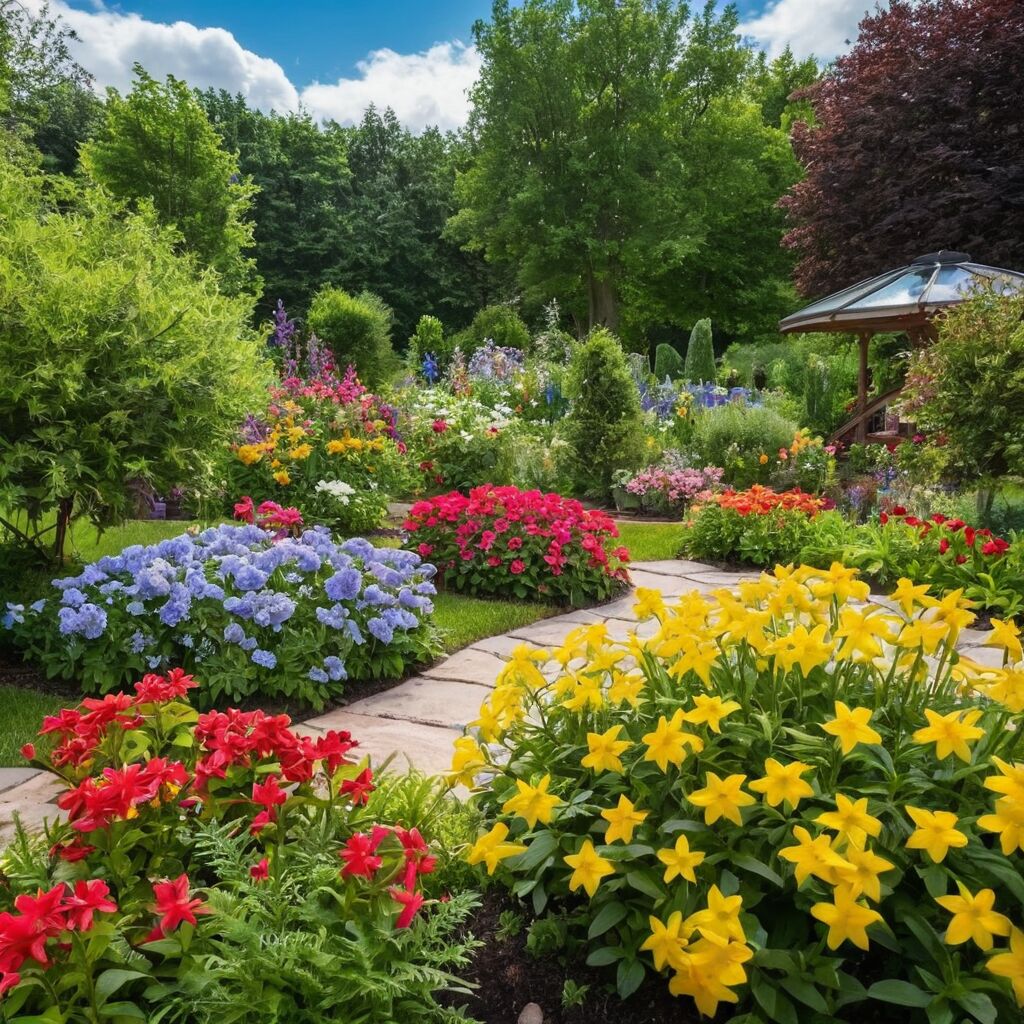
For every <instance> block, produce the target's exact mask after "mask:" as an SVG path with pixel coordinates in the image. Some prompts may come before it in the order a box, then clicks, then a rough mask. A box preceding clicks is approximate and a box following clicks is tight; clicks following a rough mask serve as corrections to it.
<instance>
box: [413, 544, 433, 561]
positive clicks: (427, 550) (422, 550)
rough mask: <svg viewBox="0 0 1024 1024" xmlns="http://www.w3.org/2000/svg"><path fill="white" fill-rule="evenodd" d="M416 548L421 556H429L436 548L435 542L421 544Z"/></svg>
mask: <svg viewBox="0 0 1024 1024" xmlns="http://www.w3.org/2000/svg"><path fill="white" fill-rule="evenodd" d="M416 550H417V551H418V552H419V556H420V558H429V557H430V554H431V552H432V551H433V550H434V545H433V544H420V545H419V546H418V547H417V548H416Z"/></svg>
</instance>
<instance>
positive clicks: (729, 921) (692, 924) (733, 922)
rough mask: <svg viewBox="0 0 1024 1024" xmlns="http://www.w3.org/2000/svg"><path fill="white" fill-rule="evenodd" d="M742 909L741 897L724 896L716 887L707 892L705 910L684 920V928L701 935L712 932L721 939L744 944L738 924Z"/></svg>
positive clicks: (744, 940)
mask: <svg viewBox="0 0 1024 1024" xmlns="http://www.w3.org/2000/svg"><path fill="white" fill-rule="evenodd" d="M742 909H743V897H742V896H738V895H737V896H725V895H723V894H722V890H721V889H719V888H718V886H717V885H713V886H711V888H710V889H709V890H708V905H707V908H706V909H705V910H698V911H697V912H696V913H695V914H691V915H690V916H689V917H688V918H687V919H686V926H687V927H688V928H690V929H692V931H700V932H701V933H702V934H704V933H706V932H712V933H713V934H715V935H720V936H721V937H722V938H723V939H735V940H736V941H737V942H746V939H747V937H746V935H745V934H744V933H743V925H742V924H741V923H740V911H741V910H742Z"/></svg>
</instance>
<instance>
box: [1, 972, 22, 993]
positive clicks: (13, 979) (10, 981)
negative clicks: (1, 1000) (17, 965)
mask: <svg viewBox="0 0 1024 1024" xmlns="http://www.w3.org/2000/svg"><path fill="white" fill-rule="evenodd" d="M20 982H21V975H20V974H18V973H17V972H15V971H11V972H9V973H7V974H0V996H2V995H5V994H6V993H7V992H9V991H10V990H11V989H12V988H14V987H15V985H18V984H20Z"/></svg>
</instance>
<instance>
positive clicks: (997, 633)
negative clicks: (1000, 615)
mask: <svg viewBox="0 0 1024 1024" xmlns="http://www.w3.org/2000/svg"><path fill="white" fill-rule="evenodd" d="M989 624H990V625H991V626H992V632H991V633H989V635H988V639H987V640H986V641H985V643H986V644H987V645H988V646H989V647H1002V649H1003V650H1004V651H1006V654H1007V657H1008V658H1009V660H1010V661H1021V660H1022V659H1024V648H1022V647H1021V642H1020V629H1019V627H1018V626H1017V623H1016V622H1013V621H1012V620H1010V621H1006V622H1004V621H1003V620H1002V619H990V620H989Z"/></svg>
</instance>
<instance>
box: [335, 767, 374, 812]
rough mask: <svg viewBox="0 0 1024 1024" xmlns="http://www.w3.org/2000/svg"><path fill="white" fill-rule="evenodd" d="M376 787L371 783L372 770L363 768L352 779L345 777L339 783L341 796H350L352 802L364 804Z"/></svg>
mask: <svg viewBox="0 0 1024 1024" xmlns="http://www.w3.org/2000/svg"><path fill="white" fill-rule="evenodd" d="M376 788H377V787H376V786H374V785H373V772H371V771H370V769H369V768H364V769H363V771H361V772H360V773H359V774H358V775H357V776H356V777H355V778H354V779H345V780H344V781H343V782H342V784H341V792H342V795H343V796H350V797H351V798H352V803H353V804H365V803H366V802H367V801H368V800H369V799H370V794H371V793H372V792H373V791H374V790H375V789H376Z"/></svg>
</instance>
